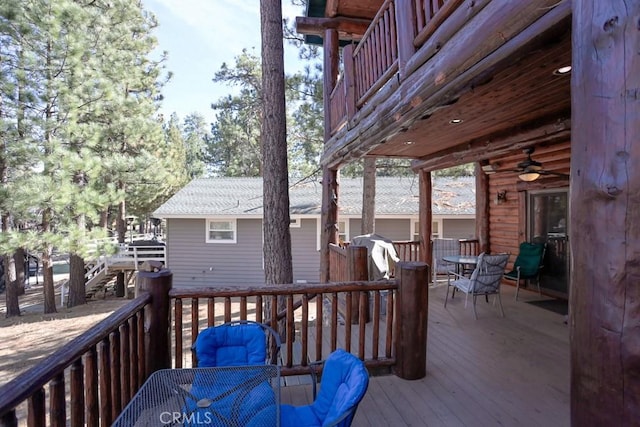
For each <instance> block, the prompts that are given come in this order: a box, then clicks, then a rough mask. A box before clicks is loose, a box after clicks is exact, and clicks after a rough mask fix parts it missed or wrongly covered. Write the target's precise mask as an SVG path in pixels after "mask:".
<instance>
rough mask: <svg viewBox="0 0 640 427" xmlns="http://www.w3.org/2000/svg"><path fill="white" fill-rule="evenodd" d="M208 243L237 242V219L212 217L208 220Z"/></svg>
mask: <svg viewBox="0 0 640 427" xmlns="http://www.w3.org/2000/svg"><path fill="white" fill-rule="evenodd" d="M207 243H236V220H235V219H210V220H208V221H207Z"/></svg>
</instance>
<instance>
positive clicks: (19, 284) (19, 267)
mask: <svg viewBox="0 0 640 427" xmlns="http://www.w3.org/2000/svg"><path fill="white" fill-rule="evenodd" d="M13 260H14V262H15V265H16V288H17V290H18V295H24V293H25V289H24V282H25V262H26V260H27V258H26V253H25V250H24V248H18V249H16V251H15V252H14V253H13ZM27 268H28V267H27Z"/></svg>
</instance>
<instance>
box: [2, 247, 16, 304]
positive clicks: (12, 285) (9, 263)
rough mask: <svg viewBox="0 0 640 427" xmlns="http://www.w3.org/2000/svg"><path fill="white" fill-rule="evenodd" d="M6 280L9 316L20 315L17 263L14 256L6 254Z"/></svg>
mask: <svg viewBox="0 0 640 427" xmlns="http://www.w3.org/2000/svg"><path fill="white" fill-rule="evenodd" d="M3 259H4V280H5V284H6V290H5V292H6V295H5V297H6V301H7V314H6V316H7V317H14V316H20V304H19V302H18V281H17V280H16V263H15V259H14V258H13V257H12V256H8V255H6V256H4V257H3Z"/></svg>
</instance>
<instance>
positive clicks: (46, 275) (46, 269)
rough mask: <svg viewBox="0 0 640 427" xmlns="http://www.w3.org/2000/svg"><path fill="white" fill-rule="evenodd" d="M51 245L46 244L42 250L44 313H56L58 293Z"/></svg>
mask: <svg viewBox="0 0 640 427" xmlns="http://www.w3.org/2000/svg"><path fill="white" fill-rule="evenodd" d="M51 252H52V248H51V245H46V249H45V250H44V251H43V252H42V278H43V281H42V286H43V292H44V313H45V314H47V313H56V312H57V311H58V310H57V309H56V294H55V288H54V283H53V262H52V261H51Z"/></svg>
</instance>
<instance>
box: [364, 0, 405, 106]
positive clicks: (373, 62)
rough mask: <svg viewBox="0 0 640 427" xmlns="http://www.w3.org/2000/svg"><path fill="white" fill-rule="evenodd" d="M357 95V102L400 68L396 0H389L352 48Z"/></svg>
mask: <svg viewBox="0 0 640 427" xmlns="http://www.w3.org/2000/svg"><path fill="white" fill-rule="evenodd" d="M353 62H354V72H355V75H356V79H355V97H356V98H355V99H356V103H357V105H358V106H361V105H362V104H364V103H365V101H366V100H367V98H368V97H369V96H371V94H372V93H374V92H376V91H377V90H378V89H379V88H380V87H382V85H384V83H386V81H387V80H389V78H391V76H392V75H393V74H395V73H396V72H397V71H398V69H397V66H398V41H397V32H396V18H395V8H394V1H393V0H386V1H385V2H384V4H383V5H382V7H381V8H380V10H379V11H378V14H377V15H376V17H375V18H374V19H373V21H372V22H371V25H370V26H369V29H368V30H367V32H366V33H365V34H364V36H363V37H362V40H360V43H358V46H357V47H356V48H355V49H354V51H353Z"/></svg>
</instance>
